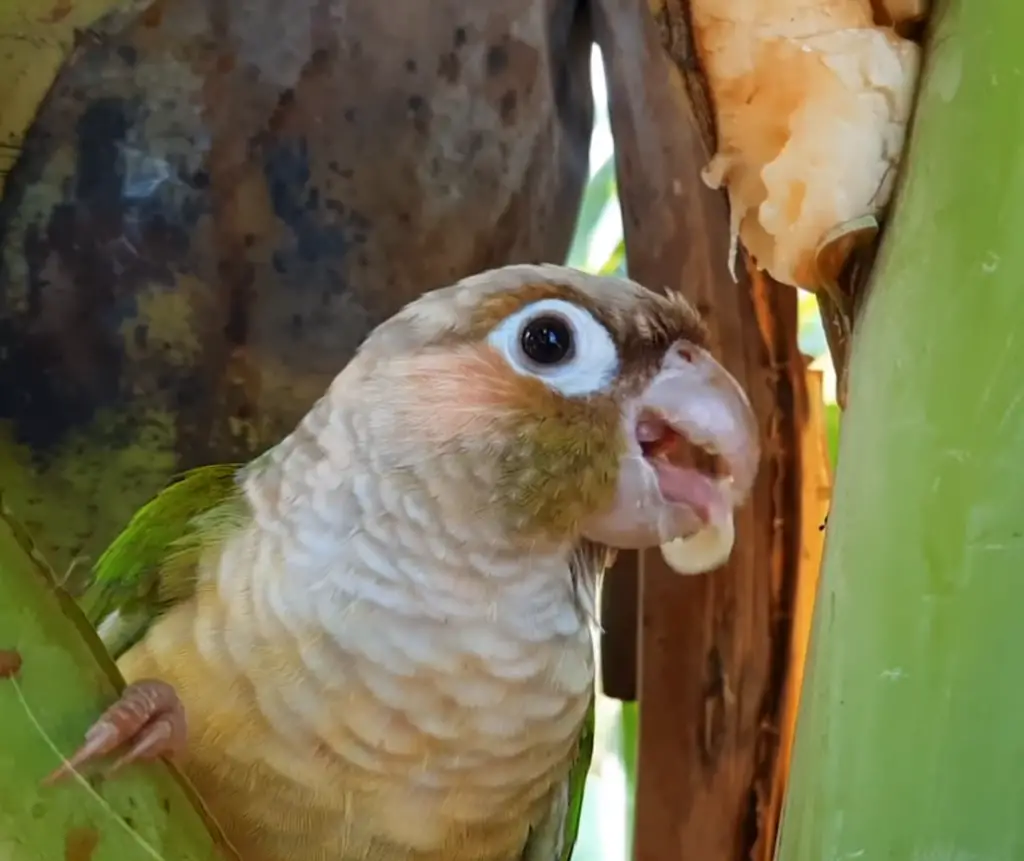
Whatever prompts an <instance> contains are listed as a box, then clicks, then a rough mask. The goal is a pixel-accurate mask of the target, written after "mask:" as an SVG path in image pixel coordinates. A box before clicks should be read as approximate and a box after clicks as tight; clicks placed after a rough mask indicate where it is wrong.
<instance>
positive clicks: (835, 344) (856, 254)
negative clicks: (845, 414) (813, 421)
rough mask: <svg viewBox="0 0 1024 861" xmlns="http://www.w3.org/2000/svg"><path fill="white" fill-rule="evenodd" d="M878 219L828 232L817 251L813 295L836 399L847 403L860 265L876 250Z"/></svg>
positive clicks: (859, 220)
mask: <svg viewBox="0 0 1024 861" xmlns="http://www.w3.org/2000/svg"><path fill="white" fill-rule="evenodd" d="M879 230H880V228H879V223H878V219H877V218H875V216H873V215H870V214H868V215H862V216H860V217H859V218H853V219H850V220H849V221H845V222H843V223H842V224H839V225H836V226H835V227H834V228H832V229H831V230H829V231H828V232H827V233H826V234H825V235H824V236H823V237H822V239H821V241H820V242H819V243H818V245H817V247H816V248H815V250H814V270H815V283H816V284H817V289H816V290H815V291H814V292H815V293H816V294H817V296H818V304H819V307H820V308H821V322H822V327H823V328H824V330H825V339H826V340H827V341H828V348H829V352H830V353H831V354H832V363H833V365H834V367H835V369H836V398H837V400H838V402H839V404H840V406H841V407H842V406H845V403H846V386H847V369H848V367H849V350H850V339H851V336H852V334H853V317H854V314H855V311H856V307H855V300H856V296H857V292H858V287H859V286H860V282H861V281H862V280H863V276H864V275H865V274H866V271H867V270H866V269H865V268H864V267H863V266H860V265H858V264H859V262H861V261H862V260H863V258H864V256H865V254H868V253H870V251H871V250H872V249H873V248H874V244H875V240H876V238H877V237H878V234H879Z"/></svg>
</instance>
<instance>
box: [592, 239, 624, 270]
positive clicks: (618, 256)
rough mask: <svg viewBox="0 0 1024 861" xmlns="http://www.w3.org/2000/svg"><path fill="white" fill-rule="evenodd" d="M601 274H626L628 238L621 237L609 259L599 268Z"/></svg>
mask: <svg viewBox="0 0 1024 861" xmlns="http://www.w3.org/2000/svg"><path fill="white" fill-rule="evenodd" d="M598 274H600V275H619V276H625V274H626V240H625V239H620V240H619V244H618V245H616V246H615V248H614V249H613V250H612V253H611V254H609V255H608V259H607V260H606V261H605V262H604V264H603V265H602V266H601V268H600V269H599V270H598Z"/></svg>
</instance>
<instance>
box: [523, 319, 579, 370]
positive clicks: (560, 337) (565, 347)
mask: <svg viewBox="0 0 1024 861" xmlns="http://www.w3.org/2000/svg"><path fill="white" fill-rule="evenodd" d="M520 341H521V343H522V347H523V352H524V353H525V354H526V355H527V357H528V358H529V359H530V361H531V362H536V363H537V364H538V365H556V364H558V363H559V362H563V361H565V359H566V357H567V356H569V354H570V353H572V346H573V345H572V330H571V329H570V328H569V324H568V323H566V322H565V320H563V319H562V318H561V317H538V318H537V319H536V320H531V321H530V322H529V323H527V324H526V327H525V328H524V329H523V334H522V335H521V337H520Z"/></svg>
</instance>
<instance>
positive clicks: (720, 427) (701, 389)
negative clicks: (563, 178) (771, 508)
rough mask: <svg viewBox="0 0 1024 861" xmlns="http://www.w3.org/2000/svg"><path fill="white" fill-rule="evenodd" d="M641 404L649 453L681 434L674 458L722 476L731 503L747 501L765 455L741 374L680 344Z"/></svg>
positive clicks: (641, 435)
mask: <svg viewBox="0 0 1024 861" xmlns="http://www.w3.org/2000/svg"><path fill="white" fill-rule="evenodd" d="M639 405H640V416H639V417H638V421H637V439H638V442H639V443H640V445H641V447H642V448H643V449H644V450H645V454H647V453H648V452H650V451H655V454H657V451H656V446H657V444H658V443H661V444H663V445H664V444H665V443H667V442H669V441H672V442H674V440H666V439H664V437H665V436H668V435H672V436H675V437H678V438H679V443H681V445H675V446H674V447H673V449H674V450H672V449H670V450H668V451H666V452H665V453H666V455H667V456H668V457H669V458H670V460H671V462H672V463H674V464H677V465H679V466H687V467H692V468H694V469H697V470H700V471H701V472H703V473H704V474H706V475H708V476H709V477H714V478H716V479H718V480H719V483H720V485H721V487H722V490H723V492H725V494H726V497H727V499H726V501H727V502H728V503H729V504H730V507H735V506H738V505H740V504H742V503H743V501H744V500H745V499H746V498H747V496H748V495H749V493H750V490H751V488H752V487H753V484H754V479H755V478H756V477H757V468H758V462H759V460H760V456H761V452H760V445H759V442H758V428H757V419H756V417H755V415H754V411H753V409H752V408H751V406H750V401H749V400H748V399H747V396H746V393H745V392H744V391H743V389H742V388H741V387H740V384H739V383H738V382H737V381H736V378H735V377H733V376H732V374H730V373H729V372H728V371H726V370H725V368H724V367H722V365H720V364H719V363H718V362H717V361H716V360H715V359H714V358H712V356H711V354H710V353H708V352H707V351H706V350H703V349H701V348H699V347H694V346H691V345H689V344H680V345H677V347H676V349H673V350H671V351H670V352H669V353H668V354H667V355H666V357H665V361H664V363H663V365H662V369H661V371H660V372H659V373H658V374H657V376H656V377H655V378H654V379H653V380H652V381H651V384H650V385H649V386H648V388H647V390H646V391H645V392H644V393H643V394H642V395H641V397H640V401H639ZM659 432H660V433H661V434H662V435H663V436H662V437H661V438H659V437H657V436H656V434H657V433H659ZM652 437H654V438H653V439H652Z"/></svg>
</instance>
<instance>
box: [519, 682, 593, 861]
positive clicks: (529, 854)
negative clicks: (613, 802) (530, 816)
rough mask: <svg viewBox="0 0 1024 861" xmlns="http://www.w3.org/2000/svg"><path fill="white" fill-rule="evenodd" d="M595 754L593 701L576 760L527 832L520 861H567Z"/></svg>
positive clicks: (584, 723) (579, 739) (582, 729)
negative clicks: (543, 812) (549, 804)
mask: <svg viewBox="0 0 1024 861" xmlns="http://www.w3.org/2000/svg"><path fill="white" fill-rule="evenodd" d="M593 753H594V699H593V698H591V700H590V708H589V709H588V710H587V716H586V719H585V720H584V721H583V727H582V728H581V730H580V735H579V738H578V739H577V742H576V759H575V760H574V761H573V764H572V769H570V771H569V776H568V777H567V778H566V781H565V783H564V784H562V785H561V786H560V787H559V791H558V792H557V793H556V794H555V795H554V797H553V798H552V802H551V807H550V808H549V810H548V811H547V813H546V815H545V816H544V817H543V819H542V820H541V821H540V822H538V823H536V825H535V826H534V828H533V829H532V830H531V831H530V835H529V837H528V838H527V840H526V846H524V847H523V854H522V856H521V861H569V858H570V857H571V856H572V850H573V847H575V845H576V837H577V835H578V834H579V830H580V817H581V816H582V814H583V790H584V788H585V786H586V782H587V773H588V772H589V771H590V760H591V757H592V756H593ZM562 790H564V792H563V791H562Z"/></svg>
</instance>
